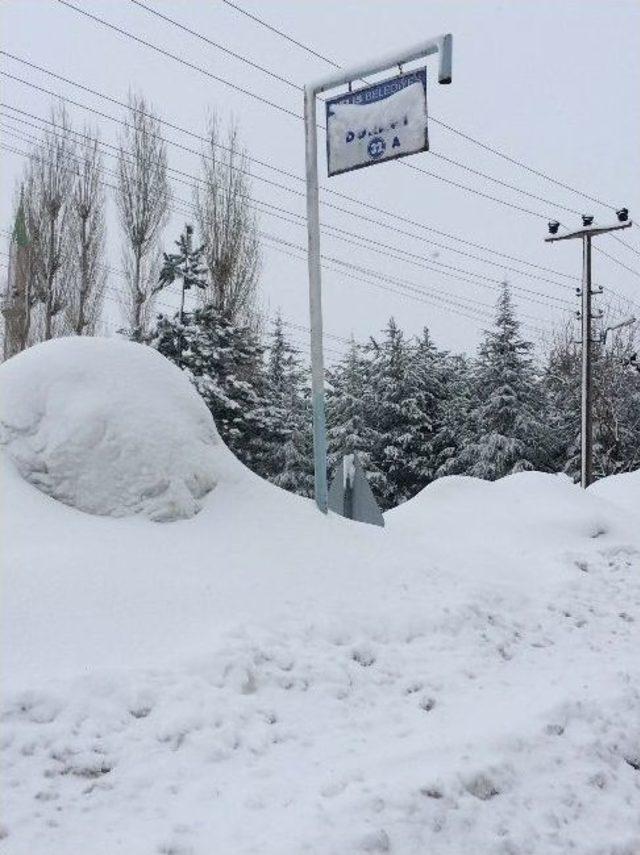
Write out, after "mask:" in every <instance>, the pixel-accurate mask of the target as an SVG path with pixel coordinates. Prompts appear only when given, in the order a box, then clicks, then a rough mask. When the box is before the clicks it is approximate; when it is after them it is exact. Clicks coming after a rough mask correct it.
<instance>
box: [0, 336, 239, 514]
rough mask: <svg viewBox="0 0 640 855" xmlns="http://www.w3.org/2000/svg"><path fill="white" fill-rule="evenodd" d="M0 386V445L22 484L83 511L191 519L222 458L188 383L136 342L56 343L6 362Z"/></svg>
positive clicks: (210, 425) (77, 340) (214, 480)
mask: <svg viewBox="0 0 640 855" xmlns="http://www.w3.org/2000/svg"><path fill="white" fill-rule="evenodd" d="M0 383H1V385H2V390H3V392H2V409H1V411H0V444H1V445H3V446H4V447H5V450H6V452H7V453H8V455H9V457H10V458H11V459H12V460H13V462H14V463H15V465H16V467H17V468H18V471H19V472H20V474H21V475H22V476H23V478H25V479H26V480H27V481H29V482H30V483H31V484H33V485H34V486H36V487H38V489H40V490H42V492H44V493H47V494H48V495H50V496H52V497H53V498H55V499H58V500H59V501H61V502H64V503H65V504H67V505H71V506H72V507H74V508H78V509H80V510H82V511H87V512H89V513H93V514H102V515H108V516H114V517H122V516H128V515H132V514H142V515H145V516H147V517H149V518H150V519H152V520H156V521H169V520H176V519H181V518H188V517H191V516H193V515H194V514H196V513H197V512H198V511H199V510H200V508H201V502H202V499H203V497H204V496H205V495H206V494H207V493H208V492H209V491H210V490H212V489H213V487H214V486H215V485H216V483H217V482H218V480H219V475H220V470H221V468H224V465H225V458H228V457H229V456H230V454H229V452H228V451H227V449H226V448H225V446H224V444H223V443H222V440H221V439H220V438H219V436H218V433H217V431H216V428H215V425H214V422H213V419H212V417H211V414H210V413H209V411H208V410H207V408H206V406H205V405H204V403H203V402H202V401H201V400H200V398H199V397H198V395H197V393H196V392H195V390H194V389H193V388H192V386H191V385H190V383H189V381H188V380H187V378H186V377H184V376H183V375H182V373H181V372H180V371H179V369H177V368H176V367H175V366H174V365H172V364H171V363H170V362H169V361H168V360H166V359H165V358H164V357H163V356H161V355H160V354H159V353H157V351H155V350H152V349H151V348H149V347H146V346H144V345H140V344H134V343H132V342H127V341H122V340H118V339H111V338H110V339H107V338H88V337H86V338H61V339H56V340H53V341H49V342H45V343H44V344H39V345H37V346H35V347H32V348H29V349H28V350H26V351H25V352H23V353H21V354H19V355H17V356H15V357H13V358H12V359H10V360H8V361H7V362H5V363H4V364H3V365H2V366H0ZM227 466H228V462H227Z"/></svg>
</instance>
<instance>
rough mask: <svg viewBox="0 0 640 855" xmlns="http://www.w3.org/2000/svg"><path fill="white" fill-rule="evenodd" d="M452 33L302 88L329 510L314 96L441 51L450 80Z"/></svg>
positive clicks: (318, 428)
mask: <svg viewBox="0 0 640 855" xmlns="http://www.w3.org/2000/svg"><path fill="white" fill-rule="evenodd" d="M452 51H453V37H452V36H451V35H450V34H447V35H443V36H438V37H437V38H434V39H429V40H428V41H424V42H420V43H419V44H417V45H414V46H413V47H411V48H408V49H405V50H402V51H398V52H395V53H390V54H387V55H386V56H381V57H378V58H377V59H375V60H372V61H371V62H368V63H364V64H361V65H358V66H355V67H353V68H349V69H344V70H340V71H337V72H334V73H333V74H330V75H328V76H327V77H324V78H322V79H320V80H318V81H316V82H315V83H310V84H307V85H306V86H305V87H304V128H305V156H306V178H307V239H308V265H309V317H310V328H311V398H312V406H313V464H314V477H315V499H316V504H317V505H318V508H319V509H320V510H321V511H322V513H326V512H327V508H328V490H327V428H326V417H325V407H324V356H323V350H322V279H321V273H320V208H319V198H318V128H317V123H316V122H317V119H316V97H317V96H318V95H319V94H320V93H321V92H326V91H327V90H329V89H335V88H337V87H338V86H344V85H345V84H347V83H352V82H353V81H354V80H360V79H361V78H363V77H365V76H367V75H369V74H377V73H378V72H380V71H386V70H387V69H390V68H393V67H395V66H399V67H402V66H403V65H405V64H406V63H408V62H412V61H413V60H416V59H422V58H424V57H426V56H430V55H431V54H434V53H437V54H438V59H439V67H438V82H439V83H451V67H452Z"/></svg>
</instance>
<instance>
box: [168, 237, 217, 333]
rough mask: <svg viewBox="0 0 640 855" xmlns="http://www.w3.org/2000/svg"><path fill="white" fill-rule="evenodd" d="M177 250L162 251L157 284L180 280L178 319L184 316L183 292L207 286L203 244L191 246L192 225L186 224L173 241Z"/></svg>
mask: <svg viewBox="0 0 640 855" xmlns="http://www.w3.org/2000/svg"><path fill="white" fill-rule="evenodd" d="M175 243H176V246H177V247H178V252H173V253H167V252H164V253H163V259H164V261H163V264H162V268H161V270H160V277H159V280H158V284H159V285H160V287H161V288H164V287H166V286H167V285H171V284H173V283H174V282H175V281H176V279H179V280H181V282H182V291H181V297H180V320H181V321H182V320H183V316H184V296H185V292H186V291H189V290H190V289H191V288H199V289H200V290H204V289H205V288H206V287H207V280H206V269H205V267H204V265H203V260H202V257H203V254H204V246H199V247H196V248H195V249H194V247H193V226H191V225H189V224H187V225H185V227H184V231H183V232H182V234H181V235H180V237H179V238H178V240H177V241H176V242H175Z"/></svg>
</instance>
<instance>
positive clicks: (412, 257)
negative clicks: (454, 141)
mask: <svg viewBox="0 0 640 855" xmlns="http://www.w3.org/2000/svg"><path fill="white" fill-rule="evenodd" d="M2 106H4V104H2ZM10 109H12V110H15V111H17V112H20V113H22V114H24V115H29V116H31V117H32V118H35V119H37V120H38V121H40V122H44V123H47V124H54V125H55V122H54V121H53V120H48V119H42V118H41V117H39V116H35V115H34V114H31V113H27V112H26V111H24V110H19V109H18V108H14V107H10ZM10 118H12V119H13V117H10ZM17 121H20V122H24V123H25V124H27V125H30V126H31V127H37V126H34V125H32V124H31V123H29V122H26V121H25V120H24V119H18V120H17ZM71 132H72V133H73V134H75V135H76V136H80V137H82V138H90V137H89V135H87V134H84V133H82V132H79V131H75V130H72V131H71ZM100 145H102V146H105V147H107V148H110V149H113V150H114V151H115V152H116V154H114V155H111V156H113V157H115V156H117V152H118V150H119V149H118V147H117V146H114V145H112V144H110V143H106V142H102V141H100ZM168 169H169V171H171V172H175V173H176V174H178V175H180V176H183V177H186V178H188V179H189V181H188V182H187V181H182V179H181V178H178V179H175V180H178V181H182V183H186V184H188V185H189V186H193V185H192V183H190V182H201V181H202V179H200V178H199V177H198V176H195V175H192V174H190V173H185V172H183V171H181V170H175V169H173V168H172V167H168ZM247 198H250V197H247ZM259 204H261V205H263V206H266V208H268V209H271V210H267V211H264V213H267V214H268V215H269V216H274V217H276V218H279V219H282V217H280V216H279V215H278V213H275V212H279V213H281V214H290V215H293V216H295V217H298V218H299V219H301V220H303V219H304V218H303V217H302V215H299V214H296V213H295V212H292V211H290V210H288V209H284V208H281V207H279V206H275V205H271V204H270V203H268V202H264V201H262V200H259ZM360 218H361V219H362V217H360ZM364 219H365V220H366V221H368V222H372V223H375V224H378V225H380V226H383V227H385V228H392V229H393V227H390V226H388V225H387V224H385V223H382V222H381V221H378V220H372V219H370V218H366V217H365V218H364ZM286 221H287V222H291V220H286ZM297 224H298V225H301V227H302V225H303V224H301V223H297ZM324 228H325V229H326V230H329V231H331V232H334V233H335V234H334V235H333V236H334V237H337V236H339V237H338V239H340V240H346V241H347V242H348V243H351V244H353V245H356V246H361V247H362V243H355V244H354V242H353V240H349V238H356V239H357V240H358V241H360V242H365V243H366V244H368V246H366V247H363V248H366V249H369V250H370V251H373V252H376V253H377V254H379V255H383V256H386V257H390V258H393V259H394V260H402V261H406V262H407V263H410V264H413V265H414V266H418V267H422V268H424V269H426V270H429V271H431V272H436V273H442V275H445V276H447V275H448V276H449V277H450V278H454V279H459V280H461V281H465V282H472V283H473V282H476V280H478V281H477V284H482V282H480V281H479V280H483V281H484V282H492V283H495V285H494V286H493V287H494V288H495V286H496V285H500V283H501V280H500V279H494V278H492V277H489V276H485V275H483V274H480V273H475V272H474V271H471V270H466V269H464V268H460V267H456V266H454V265H449V264H445V263H444V262H439V261H437V260H433V259H427V258H425V257H424V256H420V255H418V254H416V253H411V252H408V251H406V250H399V249H398V248H397V247H392V246H390V245H389V244H385V243H381V242H380V241H376V240H373V239H371V238H368V237H367V236H365V235H361V234H358V233H354V232H350V231H348V230H345V229H341V228H338V227H337V226H332V225H330V224H326V225H325V227H324ZM393 230H394V231H395V229H393ZM398 231H399V232H400V233H401V234H407V233H406V232H404V231H402V230H398ZM344 236H347V237H344ZM409 236H410V237H417V236H414V235H411V234H409ZM385 249H386V250H393V251H394V252H395V254H394V255H390V254H389V252H385V251H383V250H385ZM479 260H482V259H479ZM418 262H420V263H418ZM424 262H428V264H425V263H424ZM434 264H435V265H437V267H433V266H431V265H434ZM439 268H443V269H442V270H441V269H439ZM503 269H510V270H512V271H513V272H516V273H518V274H519V275H522V276H525V277H527V278H532V279H538V280H541V281H544V282H549V283H550V284H553V285H555V286H557V287H561V288H570V287H571V286H569V285H564V284H563V283H558V282H554V281H553V280H550V279H547V278H545V277H541V276H537V275H534V274H528V273H526V272H523V271H519V270H516V269H514V268H508V267H505V266H503ZM445 271H454V272H455V273H462V274H464V275H465V276H468V277H472V279H461V278H460V277H459V276H456V275H454V274H452V273H447V272H445ZM483 287H486V286H483ZM513 287H514V289H515V290H518V291H521V292H522V293H524V294H529V295H534V297H536V296H538V297H542V298H544V302H545V303H547V304H548V301H549V300H552V301H555V302H557V303H564V304H565V305H566V304H567V301H566V300H563V299H562V298H559V297H555V296H553V295H550V294H546V293H545V292H542V291H535V290H533V289H529V288H525V287H524V286H521V285H514V286H513ZM532 302H542V301H540V300H537V299H532Z"/></svg>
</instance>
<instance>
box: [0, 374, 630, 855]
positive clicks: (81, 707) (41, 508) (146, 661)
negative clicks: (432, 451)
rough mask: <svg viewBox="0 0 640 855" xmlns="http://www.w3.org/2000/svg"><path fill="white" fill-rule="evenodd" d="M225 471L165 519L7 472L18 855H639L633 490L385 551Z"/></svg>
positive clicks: (452, 525) (462, 519) (448, 522)
mask: <svg viewBox="0 0 640 855" xmlns="http://www.w3.org/2000/svg"><path fill="white" fill-rule="evenodd" d="M161 364H162V363H161ZM158 371H159V373H158V374H157V375H156V376H155V377H154V381H153V382H154V384H162V383H163V382H164V380H163V379H162V378H161V376H160V372H161V369H158ZM169 373H170V372H169ZM180 379H181V378H180ZM156 391H157V392H158V394H160V389H157V390H156ZM173 415H174V416H175V414H173ZM216 448H218V446H214V450H213V453H214V454H217V451H216V450H215V449H216ZM221 460H222V463H219V462H218V461H217V462H216V464H215V476H216V480H217V486H216V488H215V489H214V490H212V492H211V493H209V494H208V495H207V496H206V497H205V498H204V500H203V509H202V511H201V512H200V513H199V514H197V516H195V517H193V518H192V519H185V520H179V521H177V522H173V523H170V524H158V523H153V522H150V521H149V520H147V519H144V518H140V517H130V518H125V519H113V518H109V517H98V516H91V515H89V514H85V513H82V512H80V511H78V510H75V509H74V508H71V507H67V506H65V505H63V504H61V503H60V502H56V501H54V500H53V499H52V498H50V497H49V496H46V495H43V494H42V493H41V492H39V491H37V490H36V489H34V488H33V487H32V486H31V485H29V484H28V483H26V482H25V481H24V480H23V479H22V478H21V477H20V476H19V474H18V472H17V470H16V468H15V466H14V464H13V463H12V461H11V460H7V461H6V466H5V469H6V472H5V476H4V478H3V491H4V496H3V505H4V511H5V513H4V516H5V531H6V532H7V535H8V536H7V537H6V538H5V542H4V545H3V553H4V554H3V568H4V579H3V605H2V608H3V621H2V624H3V633H4V638H3V656H4V663H3V681H4V692H3V730H2V733H3V736H2V748H3V754H4V759H3V778H4V780H3V784H4V787H3V790H4V792H3V816H2V827H1V830H0V835H3V836H4V839H2V840H1V841H0V848H3V852H6V853H7V855H76V853H82V855H115V853H125V855H169V853H171V855H212V853H216V855H218V853H220V855H245V853H260V855H300V853H313V854H314V855H353V853H362V852H364V853H379V852H389V853H396V855H425V853H429V855H461V853H466V852H469V853H478V855H493V853H495V855H555V853H580V855H595V854H596V853H599V854H600V855H637V853H638V852H639V851H640V724H639V723H640V655H639V653H638V651H639V650H640V511H638V508H637V506H636V504H635V503H634V502H633V501H632V500H631V498H630V497H632V496H633V494H634V491H635V492H636V493H637V491H638V490H639V489H640V473H635V474H633V475H629V476H625V477H620V478H615V479H608V480H607V481H606V482H603V483H602V484H599V485H597V487H594V488H593V489H592V490H589V491H587V493H584V492H582V491H581V490H580V489H579V488H577V487H576V486H574V485H573V484H572V483H571V482H570V481H569V480H568V479H566V478H564V477H556V476H548V475H540V474H536V473H527V474H523V475H518V476H513V477H510V478H506V479H503V480H502V481H499V482H496V483H494V484H489V483H485V482H481V481H477V480H475V479H468V478H448V479H443V480H442V481H439V482H436V483H434V484H432V485H431V486H430V487H428V488H427V489H426V490H424V491H423V492H422V493H421V494H420V495H419V496H417V497H416V498H415V499H414V500H412V501H411V502H408V503H407V504H405V505H403V506H402V507H400V508H397V509H396V510H394V511H392V512H390V513H389V514H387V525H386V527H385V528H384V529H379V528H377V527H373V526H365V525H358V524H354V523H349V522H348V521H346V520H342V519H340V518H338V517H334V516H329V517H328V518H323V517H321V516H320V514H318V513H317V512H316V510H315V507H314V506H313V504H312V503H311V502H308V501H305V500H302V499H298V498H297V497H294V496H290V495H288V494H286V493H284V492H282V491H280V490H278V489H276V488H274V487H272V486H271V485H269V484H266V483H264V482H262V481H261V480H260V479H258V478H256V477H254V476H253V475H251V473H249V472H248V471H247V470H246V469H244V468H243V467H241V466H239V465H238V464H235V461H231V462H230V461H229V458H228V456H224V455H222V457H221ZM225 461H226V462H225ZM160 462H161V461H160ZM225 467H226V469H225Z"/></svg>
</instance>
